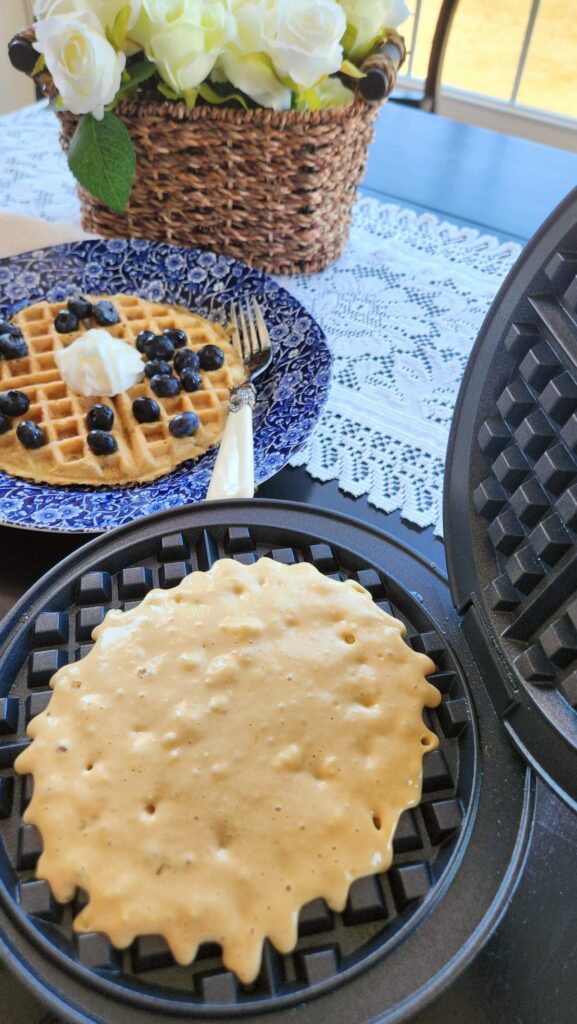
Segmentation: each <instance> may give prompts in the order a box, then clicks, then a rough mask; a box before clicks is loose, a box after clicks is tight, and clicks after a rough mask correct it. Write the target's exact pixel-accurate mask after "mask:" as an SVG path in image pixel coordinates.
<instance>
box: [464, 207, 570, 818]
mask: <svg viewBox="0 0 577 1024" xmlns="http://www.w3.org/2000/svg"><path fill="white" fill-rule="evenodd" d="M576 310H577V192H575V193H573V195H572V196H570V197H569V199H568V200H566V201H565V203H563V204H562V205H561V206H560V207H559V208H558V210H557V211H556V212H555V213H554V214H553V216H552V218H551V219H550V220H549V221H548V222H547V223H546V224H545V225H544V227H543V228H542V230H541V231H540V232H539V234H538V235H537V236H536V237H535V239H534V240H533V241H532V242H531V243H530V244H529V246H528V247H527V249H526V250H525V252H524V253H523V255H522V256H521V258H520V260H519V261H518V263H517V264H516V266H515V267H514V269H513V270H512V272H511V274H510V275H509V277H508V278H507V280H506V282H505V284H504V285H503V288H502V289H501V291H500V293H499V295H498V296H497V299H496V300H495V303H494V305H493V307H492V309H491V311H490V313H489V315H488V317H487V319H486V321H485V324H484V326H483V329H482V331H481V334H480V336H479V338H478V340H477V343H476V346H475V348H474V350H473V353H472V355H471V359H470V361H469V365H468V367H467V370H466V373H465V378H464V381H463V384H462V388H461V392H460V395H459V400H458V403H457V409H456V411H455V416H454V419H453V424H452V431H451V440H450V445H449V452H448V456H447V476H446V491H445V515H446V531H445V534H446V542H447V558H448V562H449V577H450V580H451V586H452V588H453V591H454V593H455V597H456V601H457V606H458V608H459V610H461V611H465V610H466V609H467V608H468V607H469V606H470V605H471V604H472V606H473V608H472V613H471V615H470V618H472V617H473V616H475V615H476V616H477V617H478V618H479V620H480V622H481V626H480V628H479V624H478V623H477V628H476V629H475V626H474V625H473V626H472V630H473V631H474V632H476V634H477V639H478V640H479V641H480V644H481V646H482V645H483V637H484V638H485V639H486V640H487V643H486V644H485V655H487V653H488V654H489V656H491V654H493V656H494V652H495V651H496V652H497V657H496V666H497V673H496V675H497V676H498V677H500V679H501V683H500V692H499V691H497V692H496V700H497V706H498V707H499V709H500V710H501V711H502V713H504V714H505V716H506V717H507V726H508V729H509V730H510V732H511V733H512V735H514V737H515V738H516V739H517V742H518V744H519V745H520V746H521V747H522V749H523V751H524V753H525V754H526V756H527V757H528V758H529V759H530V760H531V761H532V763H534V764H535V765H536V766H538V767H540V768H541V770H542V771H543V772H544V773H545V774H546V775H547V776H548V777H549V780H550V781H552V782H553V784H555V785H556V788H557V789H558V790H564V791H565V794H566V795H568V797H569V799H570V800H571V799H572V800H573V801H575V798H576V797H577V317H576V315H575V314H576ZM490 637H491V638H492V640H491V639H489V638H490Z"/></svg>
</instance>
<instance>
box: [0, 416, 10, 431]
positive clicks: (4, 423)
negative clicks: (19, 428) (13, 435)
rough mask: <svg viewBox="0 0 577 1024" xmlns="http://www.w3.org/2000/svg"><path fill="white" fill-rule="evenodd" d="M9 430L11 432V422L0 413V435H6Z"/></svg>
mask: <svg viewBox="0 0 577 1024" xmlns="http://www.w3.org/2000/svg"><path fill="white" fill-rule="evenodd" d="M7 430H10V420H9V419H8V417H7V416H5V415H4V413H3V412H0V434H5V433H6V431H7Z"/></svg>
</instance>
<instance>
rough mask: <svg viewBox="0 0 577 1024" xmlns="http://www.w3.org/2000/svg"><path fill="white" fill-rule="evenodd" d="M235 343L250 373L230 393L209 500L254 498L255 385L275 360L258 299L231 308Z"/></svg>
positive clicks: (231, 325) (231, 323) (209, 490)
mask: <svg viewBox="0 0 577 1024" xmlns="http://www.w3.org/2000/svg"><path fill="white" fill-rule="evenodd" d="M230 327H231V333H232V343H233V345H234V347H235V349H236V351H237V352H238V354H239V355H240V357H241V359H242V360H243V362H244V364H245V366H246V368H247V370H248V380H246V381H244V383H243V384H240V385H239V386H238V387H237V388H233V390H232V391H231V393H230V400H229V405H228V412H229V416H228V419H227V421H226V426H225V428H224V433H223V435H222V439H221V442H220V448H219V450H218V454H217V456H216V462H215V464H214V469H213V471H212V477H211V480H210V485H209V488H208V492H207V495H206V497H207V499H208V500H209V501H215V500H216V499H218V498H252V497H253V496H254V447H253V431H252V411H253V409H254V405H255V399H256V393H255V389H254V384H253V381H255V380H256V378H257V377H259V376H260V375H261V373H264V371H265V370H266V369H267V367H268V366H269V365H270V362H271V359H272V346H271V341H270V337H269V333H268V330H267V328H266V324H265V322H264V317H263V315H262V312H261V309H260V306H259V304H258V302H257V301H256V299H255V298H253V299H252V309H251V303H250V301H249V300H248V299H247V300H246V302H245V304H244V309H243V307H242V305H239V306H238V307H237V309H235V308H234V306H231V314H230Z"/></svg>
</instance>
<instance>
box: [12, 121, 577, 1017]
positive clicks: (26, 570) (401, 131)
mask: <svg viewBox="0 0 577 1024" xmlns="http://www.w3.org/2000/svg"><path fill="white" fill-rule="evenodd" d="M576 184H577V153H569V152H565V151H562V150H556V149H553V148H551V147H549V146H541V145H537V144H535V143H532V142H528V141H525V140H522V139H517V138H512V137H510V136H506V135H501V134H499V133H497V132H491V131H487V130H486V129H482V128H475V127H471V126H469V125H463V124H460V123H457V122H453V121H449V120H447V119H446V118H442V117H438V116H433V115H430V114H423V113H421V112H420V111H416V110H412V109H409V108H406V107H401V106H398V105H396V104H393V103H391V104H388V106H387V107H386V109H385V110H384V112H383V115H382V116H381V118H380V120H379V122H378V125H377V134H376V140H375V143H374V145H373V147H372V150H371V154H370V159H369V165H368V169H367V174H366V177H365V181H364V186H363V187H364V190H365V191H366V192H368V193H369V194H372V195H376V196H378V197H379V198H380V199H382V200H383V201H384V202H393V203H397V204H399V205H402V206H408V207H411V208H413V209H416V210H417V211H420V210H428V211H434V212H435V213H436V214H437V215H438V216H439V217H441V218H444V219H447V220H454V221H456V222H458V223H460V224H469V225H471V226H473V227H475V228H478V229H479V230H480V231H482V232H483V233H489V234H494V235H497V236H499V237H500V238H503V239H511V238H513V239H516V240H517V241H520V242H526V241H527V240H528V239H529V238H530V237H531V235H532V234H533V233H534V232H535V231H536V230H537V228H538V227H539V225H540V224H541V223H542V221H543V220H544V219H545V218H546V217H547V216H548V214H549V213H551V211H552V210H553V209H554V207H555V206H556V205H557V203H558V202H559V201H560V200H561V199H562V198H563V197H564V196H565V195H566V194H567V193H568V192H569V191H570V190H571V189H572V188H574V187H575V185H576ZM1 205H2V197H1V196H0V207H1ZM259 494H260V495H261V496H263V497H268V498H283V499H287V498H288V499H291V500H295V501H304V502H308V503H309V504H312V505H319V506H324V507H328V508H331V509H334V510H337V511H339V512H342V513H345V514H348V515H350V516H354V517H356V518H358V519H362V520H364V521H365V522H370V523H371V524H373V525H375V526H378V527H379V528H380V529H382V530H385V531H387V532H388V533H390V534H392V535H393V536H395V537H397V538H398V539H400V540H402V541H403V542H404V543H405V544H406V545H408V546H409V547H411V548H412V549H413V550H416V551H418V552H419V553H420V554H422V555H424V556H425V557H427V558H428V559H429V560H431V561H433V562H435V563H436V564H437V565H439V566H440V567H441V568H444V566H445V560H444V551H443V545H442V543H441V541H440V540H438V539H436V538H434V536H433V534H432V530H430V529H429V530H419V529H417V528H414V527H412V526H411V525H410V524H408V523H406V522H404V521H403V520H402V519H401V517H400V516H399V514H398V513H392V514H389V515H386V514H384V513H382V512H379V511H378V510H377V509H375V508H373V507H372V506H371V505H370V504H369V503H368V502H367V500H366V499H365V498H358V499H354V498H351V497H349V496H347V495H345V494H343V493H342V492H341V491H340V490H339V489H338V487H337V485H336V483H332V482H329V483H324V484H323V483H319V482H317V481H314V480H313V479H312V478H311V477H310V476H309V475H308V473H307V472H306V471H305V470H304V469H285V470H283V471H282V472H281V473H279V474H278V475H277V476H276V477H274V478H273V479H272V480H270V481H269V482H268V483H266V484H265V485H263V486H262V487H261V488H260V490H259ZM86 539H87V538H86V537H77V536H74V535H71V536H66V535H60V536H55V535H54V534H50V535H47V534H43V533H38V532H35V531H25V530H15V529H10V528H6V527H0V616H1V615H3V614H5V613H6V612H7V611H8V609H9V608H10V607H11V606H12V604H13V603H14V602H15V601H16V600H17V599H18V598H19V597H20V596H21V595H22V594H23V593H24V592H25V590H26V589H27V588H28V587H29V586H30V585H31V584H32V583H34V582H35V581H36V580H37V579H38V578H39V577H40V576H41V575H42V574H43V573H44V572H45V571H46V570H47V569H49V568H50V567H51V566H53V565H55V564H56V563H57V562H59V561H60V560H61V559H62V558H63V557H65V555H67V554H69V553H70V552H71V551H73V550H75V549H76V548H77V547H79V546H80V545H81V544H82V543H84V542H85V541H86ZM537 789H538V792H537V806H538V814H537V822H536V826H535V830H534V836H533V841H532V844H531V847H530V850H529V855H528V861H527V865H526V868H525V871H524V873H523V876H522V879H521V882H520V884H519V887H518V889H517V891H516V893H515V895H514V897H513V900H512V902H511V906H510V907H509V910H508V912H507V914H506V916H505V918H504V920H503V922H502V923H501V925H500V926H499V928H498V929H497V931H496V933H495V934H494V935H493V937H492V938H491V939H490V941H489V942H488V944H487V945H486V947H485V949H484V950H483V951H482V953H481V954H480V955H479V956H477V958H476V959H475V960H474V961H473V964H472V965H471V966H470V967H469V968H468V969H467V971H466V972H465V973H464V974H463V975H462V976H461V978H460V979H459V980H458V981H457V982H456V983H455V984H454V985H453V986H452V988H451V989H450V990H449V991H448V992H446V993H445V994H444V995H443V996H442V997H441V998H440V999H439V1000H438V1001H437V1003H436V1005H435V1006H433V1007H431V1008H429V1009H428V1010H427V1011H425V1012H424V1013H423V1014H421V1015H419V1017H418V1019H415V1021H414V1024H573V1022H574V1021H575V1020H577V1009H576V1007H577V942H576V941H575V938H576V936H577V895H576V889H575V864H576V863H577V818H575V816H573V815H572V814H571V813H570V812H569V811H568V809H567V808H566V807H565V806H564V805H563V804H562V803H561V802H560V801H559V800H558V799H557V798H556V797H555V796H554V795H553V794H552V793H551V792H550V791H549V790H548V789H547V787H546V786H544V785H543V784H541V783H538V785H537ZM42 1015H43V1014H42V1011H41V1009H40V1007H38V1005H37V1004H36V1003H35V1002H34V1000H32V999H31V997H29V996H28V995H27V994H26V993H25V992H24V991H23V990H22V989H21V987H20V986H19V985H18V984H17V983H16V982H15V981H13V980H12V979H8V978H7V976H6V975H5V974H4V973H3V974H2V976H1V977H0V1024H37V1022H39V1021H40V1020H41V1019H42ZM319 1024H320V1022H319ZM351 1024H355V1022H354V1021H351Z"/></svg>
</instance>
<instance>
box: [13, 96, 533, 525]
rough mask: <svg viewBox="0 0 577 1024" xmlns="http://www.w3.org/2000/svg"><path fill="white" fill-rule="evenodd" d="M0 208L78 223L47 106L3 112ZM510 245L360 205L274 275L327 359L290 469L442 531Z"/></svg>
mask: <svg viewBox="0 0 577 1024" xmlns="http://www.w3.org/2000/svg"><path fill="white" fill-rule="evenodd" d="M0 208H2V209H4V210H9V211H11V212H14V213H22V214H28V215H29V216H37V217H42V218H44V219H46V220H60V221H67V222H69V223H71V224H74V225H75V226H76V225H78V223H79V219H80V213H79V206H78V200H77V197H76V191H75V187H74V181H73V179H72V176H71V174H70V172H69V170H68V167H67V164H66V160H65V158H64V156H63V154H62V152H61V150H60V147H59V144H58V127H57V122H56V119H55V118H54V116H53V115H51V114H50V113H49V112H47V111H46V109H45V105H44V104H37V105H35V106H33V107H28V108H25V109H24V110H22V111H18V112H16V113H15V114H10V115H5V116H4V117H1V118H0ZM519 251H520V247H519V245H517V243H513V242H505V243H500V242H499V241H498V240H497V239H495V238H493V237H490V236H486V235H480V234H479V232H477V231H475V230H474V229H472V228H465V227H458V226H456V225H453V224H448V223H444V222H441V221H439V219H438V218H437V217H435V216H434V215H433V214H428V213H427V214H421V215H419V214H416V213H414V212H413V211H411V210H406V209H401V208H399V207H398V206H394V205H390V204H385V203H381V202H379V201H378V200H377V199H374V198H368V197H363V198H361V199H359V200H358V202H357V204H356V207H355V212H354V218H353V227H352V231H351V237H350V241H349V244H348V246H347V249H346V251H345V254H344V255H343V256H342V257H341V259H340V260H338V262H337V263H335V264H334V265H333V266H332V267H329V269H328V270H325V271H324V272H323V273H321V274H314V275H311V276H301V277H283V278H278V280H279V281H280V283H281V284H282V285H283V286H284V287H286V288H287V289H288V290H289V291H290V292H292V294H293V295H295V296H296V297H297V298H298V299H299V300H300V301H301V302H302V304H303V305H304V306H305V307H306V308H307V309H308V310H309V311H310V312H311V313H312V315H313V316H314V317H315V319H316V320H317V321H318V323H319V324H320V325H321V327H322V328H323V330H324V332H325V334H326V337H327V340H328V343H329V345H330V348H331V350H332V353H333V356H334V370H333V382H332V386H331V391H330V395H329V400H328V403H327V406H326V408H325V411H324V413H323V416H322V418H321V420H320V422H319V424H318V426H317V428H316V430H315V431H314V433H313V434H312V436H311V437H310V439H309V441H308V442H307V444H306V445H305V447H304V448H303V449H302V451H301V452H300V453H299V455H298V456H297V457H296V458H295V459H293V462H292V464H293V465H295V466H297V465H298V466H304V467H305V468H306V469H307V471H308V472H309V473H310V474H311V476H313V477H314V478H315V479H317V480H322V481H327V480H337V481H338V484H339V487H340V488H341V489H342V490H344V491H345V492H347V493H348V494H351V495H353V496H355V497H359V496H361V495H366V496H367V499H368V501H369V502H370V503H371V504H372V505H374V506H375V507H376V508H378V509H380V510H381V511H383V512H393V511H399V512H400V513H401V515H402V516H403V517H404V518H405V519H407V520H408V521H409V522H411V523H413V524H415V525H417V526H421V527H426V526H432V527H433V528H434V530H435V532H436V533H437V534H438V535H441V534H442V489H443V469H444V460H445V452H446V447H447V439H448V435H449V427H450V423H451V417H452V414H453V408H454V405H455V399H456V396H457V391H458V389H459V384H460V381H461V378H462V376H463V372H464V369H465V365H466V363H467V358H468V356H469V352H470V350H471V347H472V345H473V342H474V340H475V338H476V336H477V333H478V331H479V328H480V326H481V323H482V321H483V318H484V316H485V314H486V312H487V310H488V308H489V306H490V304H491V301H492V299H493V298H494V296H495V294H496V292H497V290H498V288H499V285H500V284H501V282H502V280H503V278H504V277H505V275H506V273H507V272H508V270H509V269H510V268H511V266H512V265H513V263H514V261H515V259H516V258H517V256H518V254H519Z"/></svg>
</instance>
